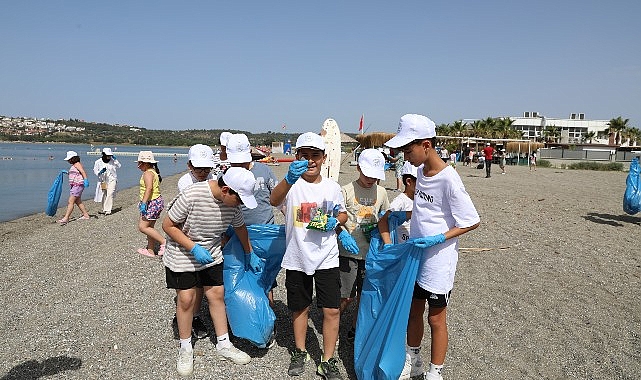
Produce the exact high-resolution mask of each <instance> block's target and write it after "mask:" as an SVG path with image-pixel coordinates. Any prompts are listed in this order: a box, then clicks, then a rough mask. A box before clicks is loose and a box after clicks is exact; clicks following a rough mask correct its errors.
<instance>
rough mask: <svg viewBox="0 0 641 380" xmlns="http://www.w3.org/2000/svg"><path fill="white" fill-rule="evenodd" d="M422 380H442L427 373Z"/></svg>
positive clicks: (440, 377) (439, 376)
mask: <svg viewBox="0 0 641 380" xmlns="http://www.w3.org/2000/svg"><path fill="white" fill-rule="evenodd" d="M424 379H426V380H443V376H441V375H435V374H433V373H429V372H427V373H426V374H425V377H424Z"/></svg>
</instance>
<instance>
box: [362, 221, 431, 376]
mask: <svg viewBox="0 0 641 380" xmlns="http://www.w3.org/2000/svg"><path fill="white" fill-rule="evenodd" d="M389 227H390V233H391V234H392V241H395V240H396V237H395V236H394V233H393V231H395V229H396V226H395V225H392V224H390V226H389ZM382 246H383V244H382V241H381V237H380V234H379V231H378V229H374V230H373V231H372V238H371V240H370V249H369V251H368V253H367V257H366V259H365V279H364V281H363V291H362V293H361V301H360V305H359V308H358V323H357V325H356V338H355V341H354V369H355V371H356V377H357V378H358V379H361V380H365V379H368V380H369V379H377V380H378V379H389V380H397V379H398V378H399V376H400V375H401V372H402V371H403V365H404V364H405V335H406V332H407V319H408V317H409V312H410V306H411V303H412V293H413V290H414V283H415V282H416V276H417V274H418V268H419V264H420V261H421V255H422V249H420V248H416V247H415V246H414V245H412V244H408V243H403V244H396V245H394V246H392V247H389V248H386V249H382Z"/></svg>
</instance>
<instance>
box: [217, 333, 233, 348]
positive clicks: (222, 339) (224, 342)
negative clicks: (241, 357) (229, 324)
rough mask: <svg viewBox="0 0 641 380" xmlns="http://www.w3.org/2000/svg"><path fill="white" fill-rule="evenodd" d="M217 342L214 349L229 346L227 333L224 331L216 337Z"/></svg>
mask: <svg viewBox="0 0 641 380" xmlns="http://www.w3.org/2000/svg"><path fill="white" fill-rule="evenodd" d="M216 340H217V341H218V343H216V349H217V350H222V349H223V348H230V347H231V341H230V340H229V333H225V334H223V335H221V336H218V337H216Z"/></svg>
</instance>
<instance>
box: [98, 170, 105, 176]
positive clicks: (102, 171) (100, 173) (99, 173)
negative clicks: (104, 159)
mask: <svg viewBox="0 0 641 380" xmlns="http://www.w3.org/2000/svg"><path fill="white" fill-rule="evenodd" d="M106 171H107V168H102V170H101V171H99V172H98V175H102V173H104V172H106Z"/></svg>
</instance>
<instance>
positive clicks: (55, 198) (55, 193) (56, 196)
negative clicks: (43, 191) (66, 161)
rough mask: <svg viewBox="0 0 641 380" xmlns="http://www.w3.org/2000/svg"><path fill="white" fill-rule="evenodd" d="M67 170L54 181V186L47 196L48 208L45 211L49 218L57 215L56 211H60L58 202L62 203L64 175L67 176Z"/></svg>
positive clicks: (61, 172)
mask: <svg viewBox="0 0 641 380" xmlns="http://www.w3.org/2000/svg"><path fill="white" fill-rule="evenodd" d="M67 173H68V172H67V171H66V170H61V171H60V173H59V174H58V176H57V177H56V179H54V180H53V184H52V185H51V188H50V189H49V194H48V195H47V208H46V209H45V214H47V215H48V216H54V215H56V210H58V202H60V194H61V193H62V181H64V176H63V175H64V174H67Z"/></svg>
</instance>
